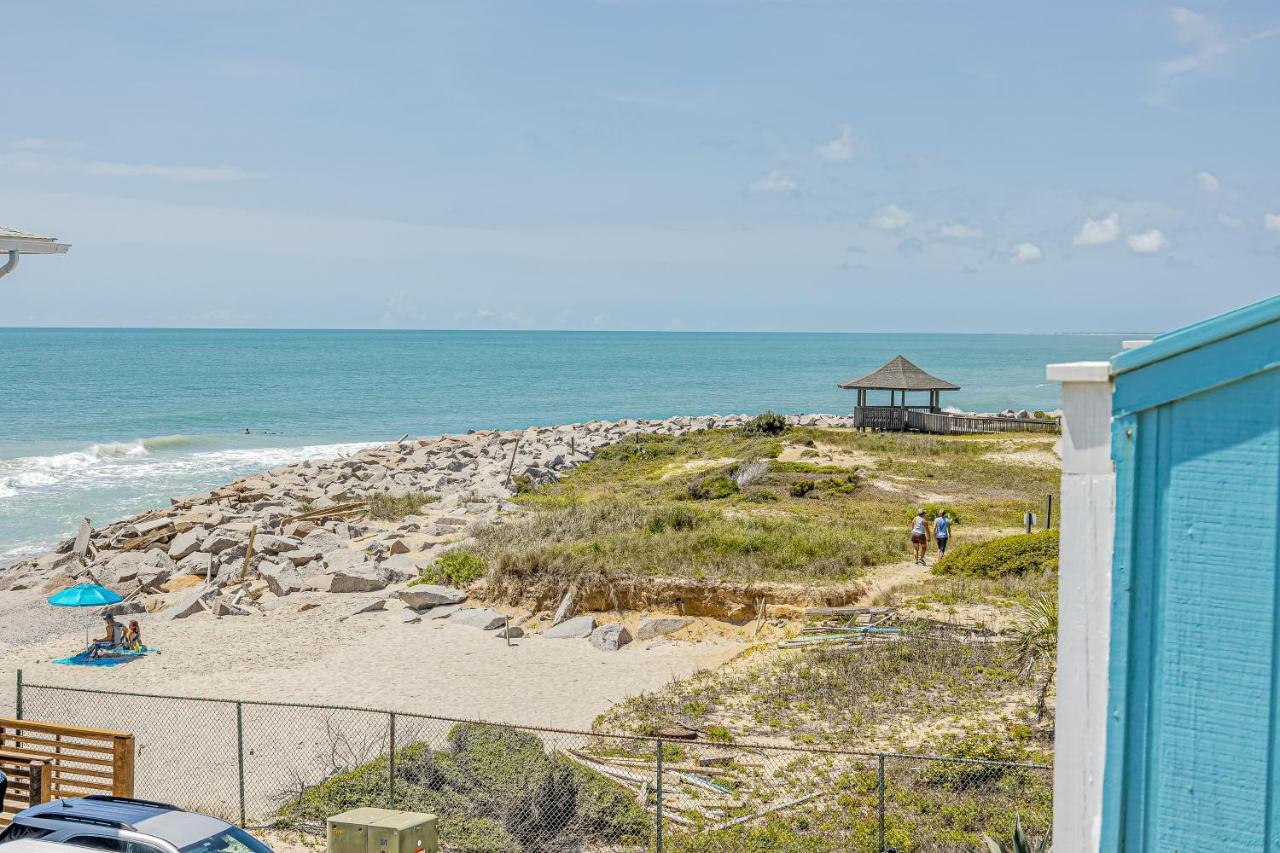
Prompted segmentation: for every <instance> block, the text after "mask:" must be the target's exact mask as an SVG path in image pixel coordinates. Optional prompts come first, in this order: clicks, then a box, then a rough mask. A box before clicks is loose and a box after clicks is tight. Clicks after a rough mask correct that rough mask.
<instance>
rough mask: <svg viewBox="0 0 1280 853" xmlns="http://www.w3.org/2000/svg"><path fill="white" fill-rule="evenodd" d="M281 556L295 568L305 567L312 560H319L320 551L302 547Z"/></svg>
mask: <svg viewBox="0 0 1280 853" xmlns="http://www.w3.org/2000/svg"><path fill="white" fill-rule="evenodd" d="M283 556H284V558H285V559H286V560H288V561H289V562H290V563H293V564H294V565H295V566H305V565H306V564H307V563H310V562H311V561H312V560H317V559H319V558H320V551H319V549H317V548H311V547H308V546H305V545H304V546H303V547H301V548H295V549H294V550H292V551H289V552H287V553H285V554H284V555H283Z"/></svg>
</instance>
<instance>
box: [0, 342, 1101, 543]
mask: <svg viewBox="0 0 1280 853" xmlns="http://www.w3.org/2000/svg"><path fill="white" fill-rule="evenodd" d="M1119 347H1120V338H1119V337H1116V336H1104V335H1063V336H1054V335H927V334H804V333H795V334H783V333H779V334H773V333H683V332H682V333H661V332H634V333H633V332H407V331H406V332H401V331H307V330H300V331H282V330H203V329H201V330H180V329H175V330H167V329H148V330H131V329H110V330H93V329H0V564H2V563H3V562H5V561H6V560H8V561H11V560H12V559H14V558H16V557H18V556H21V555H24V554H29V553H34V552H36V551H38V550H40V549H42V548H44V547H47V546H48V545H49V544H50V543H51V542H52V541H55V540H57V539H58V538H61V537H65V536H68V535H70V533H71V532H72V531H73V530H74V528H75V525H76V523H77V522H78V521H79V519H80V518H81V517H82V516H89V517H90V518H91V519H93V521H94V522H95V523H102V522H106V521H109V520H111V519H114V518H117V517H120V516H123V515H127V514H130V513H134V512H138V511H140V510H143V509H146V508H148V507H154V506H163V505H167V503H168V499H169V497H170V496H173V495H181V494H190V493H193V492H197V491H202V490H207V489H209V488H211V487H213V486H215V485H217V484H219V483H222V482H225V481H227V480H228V479H230V478H231V477H234V476H236V475H238V474H242V473H248V472H251V471H257V470H262V469H265V468H270V467H274V466H276V465H281V464H285V463H288V462H293V461H296V460H299V459H302V458H307V457H327V456H335V455H337V454H339V453H341V452H344V451H347V450H350V449H352V448H353V447H354V446H357V445H359V444H362V443H366V442H380V441H392V440H394V439H396V438H398V437H399V436H400V435H402V434H404V433H410V434H412V435H414V436H424V435H439V434H440V433H444V432H459V431H464V430H466V429H468V428H471V427H475V428H489V427H499V428H516V427H526V426H530V425H537V424H557V423H569V422H574V421H582V420H588V419H591V418H601V419H616V418H624V417H640V418H659V417H666V416H669V415H676V414H710V413H716V412H719V413H730V412H749V413H754V412H758V411H762V410H764V409H774V410H776V411H784V412H788V413H798V412H833V413H841V412H848V411H849V410H850V409H851V407H852V404H853V398H852V394H851V393H850V392H845V391H840V390H839V389H837V388H836V387H835V386H836V383H837V382H839V381H842V380H845V379H849V378H852V377H854V376H858V375H861V374H863V373H867V372H869V371H871V370H874V369H875V368H876V367H879V366H880V365H881V364H882V363H884V362H885V361H887V360H889V359H890V358H892V357H893V356H894V355H897V354H899V353H901V354H902V355H905V356H906V357H907V358H909V359H911V360H912V361H915V362H916V363H917V364H919V365H920V366H921V367H923V368H924V369H925V370H928V371H930V372H932V373H935V374H937V375H939V376H941V377H943V378H945V379H949V380H951V381H952V382H954V383H955V384H957V385H960V386H962V390H961V391H958V392H955V393H953V394H950V395H946V396H944V399H943V402H944V404H945V405H951V406H957V407H960V408H964V409H968V410H978V411H987V410H999V409H1004V408H1008V407H1013V408H1027V409H1053V408H1056V407H1057V406H1058V389H1057V388H1056V387H1055V386H1053V385H1050V384H1048V383H1046V382H1045V380H1044V366H1045V365H1046V364H1049V363H1052V362H1059V361H1076V360H1081V359H1101V358H1108V357H1110V356H1111V355H1112V354H1114V353H1115V352H1116V351H1118V350H1119ZM246 428H248V429H249V430H250V433H249V434H247V435H246V434H245V432H244V430H245V429H246Z"/></svg>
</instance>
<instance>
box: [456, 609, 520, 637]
mask: <svg viewBox="0 0 1280 853" xmlns="http://www.w3.org/2000/svg"><path fill="white" fill-rule="evenodd" d="M449 621H450V622H451V623H453V624H455V625H467V626H469V627H472V628H479V629H481V630H483V631H492V630H493V629H494V628H501V627H502V626H503V625H504V624H505V623H506V621H507V617H505V616H503V615H502V614H501V613H499V612H497V611H496V610H490V609H489V608H488V607H464V608H462V609H461V610H458V611H457V612H455V613H454V614H453V615H452V616H450V617H449Z"/></svg>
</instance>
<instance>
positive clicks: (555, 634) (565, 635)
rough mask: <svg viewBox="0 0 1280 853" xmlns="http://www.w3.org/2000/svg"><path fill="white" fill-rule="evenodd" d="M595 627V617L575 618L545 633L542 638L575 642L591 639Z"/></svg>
mask: <svg viewBox="0 0 1280 853" xmlns="http://www.w3.org/2000/svg"><path fill="white" fill-rule="evenodd" d="M595 627H596V620H595V617H594V616H575V617H573V618H572V619H566V620H565V621H563V622H561V623H560V624H559V625H555V626H553V627H551V628H548V629H547V630H545V631H543V632H542V636H544V637H548V638H550V639H553V640H573V639H578V638H581V637H590V636H591V632H592V631H593V630H594V629H595Z"/></svg>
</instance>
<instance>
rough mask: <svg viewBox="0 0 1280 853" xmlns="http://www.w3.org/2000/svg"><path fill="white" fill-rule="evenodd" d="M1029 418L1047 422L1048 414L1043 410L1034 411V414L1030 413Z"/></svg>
mask: <svg viewBox="0 0 1280 853" xmlns="http://www.w3.org/2000/svg"><path fill="white" fill-rule="evenodd" d="M1031 417H1033V418H1035V419H1036V420H1038V421H1047V420H1048V419H1049V414H1048V412H1045V411H1044V410H1043V409H1036V410H1035V411H1034V412H1032V413H1031Z"/></svg>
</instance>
